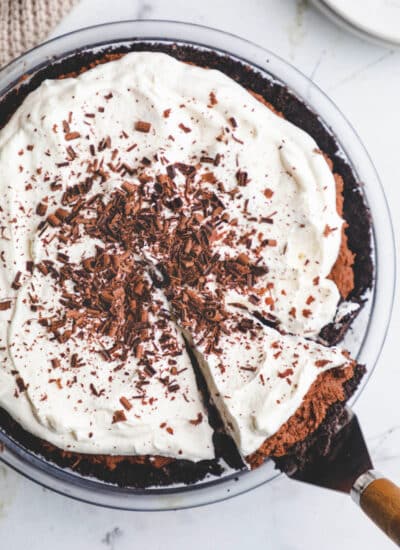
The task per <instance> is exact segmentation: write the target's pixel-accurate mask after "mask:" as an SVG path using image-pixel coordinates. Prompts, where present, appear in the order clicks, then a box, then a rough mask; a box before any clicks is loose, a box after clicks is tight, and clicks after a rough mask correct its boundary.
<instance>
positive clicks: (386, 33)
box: [313, 0, 400, 46]
mask: <svg viewBox="0 0 400 550" xmlns="http://www.w3.org/2000/svg"><path fill="white" fill-rule="evenodd" d="M313 3H314V4H315V5H316V6H317V7H318V8H319V9H320V10H321V11H322V12H323V13H324V14H325V15H327V16H328V17H330V18H331V19H333V20H334V21H335V22H336V23H338V24H339V25H341V26H342V27H345V28H346V29H347V30H350V31H352V32H353V33H355V34H357V35H358V36H361V37H363V38H368V39H370V40H372V41H374V42H379V43H382V42H383V43H385V45H388V44H389V45H395V46H400V0H313Z"/></svg>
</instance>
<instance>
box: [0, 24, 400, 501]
mask: <svg viewBox="0 0 400 550" xmlns="http://www.w3.org/2000/svg"><path fill="white" fill-rule="evenodd" d="M100 37H101V38H100ZM136 40H138V41H140V42H141V43H146V42H147V43H154V42H156V43H164V44H175V43H177V44H183V45H190V46H193V47H195V48H199V49H201V50H211V51H214V52H217V53H221V54H224V55H228V56H229V57H231V58H233V59H236V60H238V61H241V62H242V63H243V62H244V63H246V64H248V65H250V66H251V67H252V68H253V69H254V70H255V71H259V72H261V74H262V75H263V76H264V77H265V78H268V79H271V80H273V81H276V82H278V83H281V84H282V85H285V86H287V87H288V89H289V90H290V92H291V93H294V94H295V95H297V96H298V97H299V98H300V99H301V100H302V101H303V102H304V103H306V104H307V105H308V106H309V107H310V108H311V109H312V110H313V111H314V112H315V113H317V114H318V116H319V117H320V120H321V121H322V122H323V124H324V125H325V127H326V128H327V131H328V132H330V133H331V134H332V135H334V136H335V139H336V141H337V143H338V145H339V147H340V154H341V155H342V156H343V157H344V158H345V159H346V161H347V163H348V164H349V165H350V166H351V168H352V170H353V172H354V174H355V175H356V178H357V181H359V182H362V184H363V187H362V188H363V192H364V195H365V201H366V203H367V204H368V206H369V208H370V211H371V217H372V227H373V235H372V241H373V263H374V266H375V279H374V284H373V289H372V291H371V292H370V293H369V294H368V296H366V302H365V305H364V307H363V309H362V311H361V313H360V315H358V317H357V318H356V320H355V321H354V323H353V325H352V327H351V329H350V330H349V331H348V332H347V334H346V337H345V339H344V342H343V345H344V346H345V347H346V348H347V349H348V350H349V351H350V352H351V354H352V356H353V357H354V358H355V359H357V362H358V363H361V364H366V365H367V369H368V373H367V376H366V377H364V380H363V382H362V384H361V386H360V388H359V389H358V391H357V393H356V394H355V395H354V396H353V398H352V400H351V401H350V404H352V403H354V401H355V399H356V398H357V396H358V395H359V394H360V392H361V391H362V389H363V387H364V386H365V384H366V382H367V380H368V378H369V376H370V374H371V373H372V370H373V369H374V367H375V364H376V362H377V360H378V357H379V354H380V351H381V348H382V345H383V343H384V340H385V336H386V331H387V327H388V323H389V320H390V314H391V309H392V303H393V292H394V284H395V257H394V256H395V252H394V239H393V232H392V226H391V220H390V213H389V210H388V206H387V203H386V199H385V195H384V192H383V190H382V187H381V185H380V182H379V178H378V176H377V174H376V171H375V168H374V166H373V164H372V162H371V159H370V158H369V156H368V153H367V152H366V151H365V149H364V147H363V145H362V144H361V142H360V140H359V138H358V136H357V135H356V133H355V132H354V130H353V129H352V127H351V125H350V124H349V123H348V121H347V120H346V119H345V117H344V116H343V115H342V114H341V113H340V111H339V110H338V109H337V107H336V106H335V105H334V104H333V103H332V102H331V101H330V99H329V98H328V97H327V96H325V95H324V93H323V92H322V91H321V90H320V89H319V88H317V87H316V86H315V85H314V84H313V83H312V82H311V81H310V80H309V79H307V78H306V77H305V76H303V75H302V74H301V73H300V72H299V71H297V69H295V68H294V67H292V66H291V65H289V64H288V63H287V62H285V61H283V60H282V59H280V58H279V57H278V56H276V55H275V54H273V53H271V52H269V51H266V50H264V49H263V48H261V47H259V46H257V45H255V44H252V43H251V42H248V41H246V40H244V39H241V38H238V37H236V36H233V35H230V34H227V33H224V32H221V31H218V30H214V29H210V28H207V27H202V26H197V25H190V24H185V23H178V22H169V21H127V22H121V23H110V24H105V25H100V26H96V27H90V28H87V29H81V30H79V31H76V32H73V33H70V34H67V35H64V36H61V37H58V38H56V39H54V40H51V41H49V42H47V43H45V44H43V45H41V46H39V47H37V48H35V49H33V50H31V51H30V52H28V53H26V54H24V55H23V56H21V57H20V58H18V59H17V60H15V61H13V62H12V63H11V64H10V65H8V66H7V67H5V68H4V69H3V70H2V71H1V72H0V97H1V96H3V95H4V94H5V93H7V91H9V90H10V89H12V88H13V87H15V86H16V85H18V83H19V82H20V81H21V78H22V77H26V75H28V76H29V75H30V74H34V73H35V72H36V71H37V70H38V69H40V68H42V67H45V66H46V65H48V64H52V63H54V62H56V61H61V60H62V59H63V58H65V57H67V56H69V55H71V54H73V53H74V52H77V51H85V50H94V49H101V48H102V47H105V46H107V47H110V46H112V45H118V46H120V45H124V44H129V43H131V42H132V41H136ZM0 443H3V445H4V450H3V452H2V453H1V454H0V459H1V460H2V461H3V462H5V463H6V464H8V465H9V466H10V467H12V468H14V469H15V470H16V471H18V472H20V473H21V474H23V475H24V476H26V477H27V478H29V479H31V480H33V481H35V482H37V483H39V484H41V485H43V486H45V487H47V488H50V489H52V490H54V491H56V492H59V493H61V494H64V495H66V496H69V497H73V498H76V499H79V500H82V501H86V502H90V503H93V504H97V505H101V506H108V507H112V508H120V509H128V510H168V509H179V508H187V507H193V506H200V505H204V504H209V503H212V502H217V501H220V500H224V499H226V498H229V497H232V496H235V495H238V494H241V493H244V492H246V491H248V490H251V489H254V488H255V487H258V486H259V485H261V484H263V483H266V482H267V481H269V480H271V479H273V478H274V477H276V476H277V475H278V473H277V471H276V470H275V469H274V465H273V463H272V461H267V462H265V463H264V464H263V465H262V466H261V467H259V468H257V469H256V470H253V471H246V472H240V473H238V472H232V471H230V472H229V471H226V472H225V473H224V474H223V475H222V476H221V477H219V478H215V477H214V478H211V477H209V478H206V479H204V480H203V481H201V482H199V483H197V484H194V485H188V486H177V487H166V488H149V489H145V490H139V489H133V488H121V487H117V486H114V485H110V484H106V483H104V482H101V481H99V480H96V479H94V478H87V477H82V476H80V475H79V474H77V473H75V472H73V471H72V470H68V469H62V468H60V467H58V466H56V465H55V464H52V463H49V462H47V461H46V460H44V459H43V458H41V457H39V456H37V455H35V454H34V453H33V452H30V451H29V450H27V449H25V448H24V447H23V446H22V445H20V444H19V443H18V442H16V441H15V440H14V439H12V438H11V437H9V436H8V435H7V433H5V432H4V431H2V430H1V429H0Z"/></svg>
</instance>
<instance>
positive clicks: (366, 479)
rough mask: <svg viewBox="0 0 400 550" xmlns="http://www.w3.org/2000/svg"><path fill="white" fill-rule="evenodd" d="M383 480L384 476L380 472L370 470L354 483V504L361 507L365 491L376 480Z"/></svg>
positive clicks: (352, 495) (352, 490)
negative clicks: (361, 499)
mask: <svg viewBox="0 0 400 550" xmlns="http://www.w3.org/2000/svg"><path fill="white" fill-rule="evenodd" d="M381 478H383V475H382V474H381V473H380V472H378V470H368V472H365V473H364V474H361V475H360V477H359V478H357V479H356V481H355V482H354V485H353V487H352V488H351V492H350V495H351V498H352V499H353V500H354V502H355V503H356V504H358V505H360V498H361V495H362V494H363V492H364V491H365V489H366V488H367V487H368V485H370V484H371V483H372V482H373V481H375V480H376V479H381Z"/></svg>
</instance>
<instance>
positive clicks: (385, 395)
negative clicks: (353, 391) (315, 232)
mask: <svg viewBox="0 0 400 550" xmlns="http://www.w3.org/2000/svg"><path fill="white" fill-rule="evenodd" d="M135 18H160V19H176V20H184V21H192V22H196V23H202V24H206V25H210V26H214V27H219V28H221V29H225V30H228V31H231V32H233V33H236V34H239V35H242V36H244V37H247V38H250V39H251V40H253V41H255V42H258V43H259V44H261V45H263V46H265V47H267V48H270V49H271V50H273V51H275V52H277V53H279V54H280V55H281V56H282V57H284V58H285V59H287V60H289V61H290V62H292V63H293V64H295V65H296V66H297V67H298V68H299V69H300V70H301V71H303V72H304V73H305V74H307V75H309V76H311V77H312V79H313V80H314V81H315V82H317V83H318V84H319V85H320V86H321V87H322V88H323V89H324V90H325V91H326V92H327V93H328V94H329V95H330V96H331V97H332V98H333V100H334V101H335V102H336V103H337V105H338V106H339V108H340V109H341V110H342V111H343V112H344V113H345V114H346V115H347V116H348V118H349V119H350V120H351V122H352V123H353V125H354V126H355V128H356V130H357V131H358V132H359V134H360V136H361V138H362V140H363V141H364V143H365V145H366V146H367V148H368V149H369V151H370V153H371V156H372V158H373V160H374V162H375V164H376V167H377V169H378V171H379V173H380V176H381V178H382V181H383V184H384V187H385V190H386V193H387V196H388V199H389V203H390V205H391V207H392V212H393V217H394V225H395V232H396V236H397V237H398V236H400V217H399V215H398V211H399V208H400V183H399V170H398V164H397V162H398V157H399V153H398V150H397V147H398V146H399V131H398V128H399V127H400V108H399V90H400V51H391V50H389V49H385V48H383V47H378V46H375V45H370V44H367V43H365V42H362V41H360V40H359V39H357V38H354V37H352V36H350V35H348V34H346V33H345V32H342V31H341V30H339V29H338V28H336V27H335V26H334V25H333V24H331V23H330V22H328V21H326V20H325V19H324V18H323V17H321V16H320V15H319V14H318V13H317V12H315V10H314V9H313V8H312V7H310V6H309V5H308V4H307V2H305V1H298V2H295V1H293V0H284V1H283V0H246V1H244V0H230V1H229V2H227V1H223V0H202V1H201V2H195V1H194V0H186V1H185V0H169V1H168V2H166V1H162V0H147V1H146V0H145V1H138V0H112V1H109V0H82V1H81V3H80V4H79V5H78V6H77V7H76V8H75V9H74V11H73V12H72V13H71V14H70V16H68V17H67V18H66V19H65V20H64V21H63V22H62V24H61V25H60V26H59V27H58V29H57V31H56V34H60V33H63V32H67V31H69V30H72V29H75V28H79V27H82V26H87V25H90V24H95V23H100V22H105V21H110V20H117V19H135ZM399 329H400V310H399V303H398V299H397V301H396V305H395V311H394V315H393V319H392V323H391V328H390V331H389V335H388V338H387V341H386V345H385V348H384V351H383V353H382V356H381V359H380V361H379V364H378V368H377V370H376V372H375V374H374V375H373V377H372V379H371V381H370V383H369V384H368V386H367V389H366V390H365V392H364V393H363V395H362V396H361V398H360V399H359V401H358V403H357V405H356V411H357V413H358V415H359V417H360V420H361V422H362V424H363V427H364V432H365V435H366V436H367V439H368V442H369V444H370V448H371V451H372V455H373V458H374V460H375V463H376V466H377V467H378V468H379V469H381V470H382V471H384V472H386V473H387V474H388V475H389V476H392V478H393V479H394V480H395V481H396V480H397V482H400V470H399V467H400V406H399V398H398V395H399V386H400V366H399V365H398V364H397V359H398V355H399V354H398V338H396V335H398V334H399ZM0 541H1V542H0V548H2V549H3V548H4V549H5V550H11V549H12V550H19V549H21V550H22V549H25V548H26V547H28V548H29V549H30V550H39V549H40V550H43V549H47V548H57V550H70V549H71V548H73V549H74V550H92V549H95V550H97V549H98V550H100V549H102V548H104V549H108V550H128V549H130V550H131V549H133V548H145V549H147V548H154V549H159V548H160V549H161V548H163V549H169V548H171V549H183V548H188V547H189V546H190V547H191V548H192V550H196V549H197V548H198V549H200V548H201V549H203V548H210V549H214V548H218V549H221V548H232V549H236V548H242V547H248V548H256V547H257V548H273V549H278V550H295V549H296V550H297V549H303V548H307V550H320V549H324V550H334V549H337V548H344V549H346V550H347V549H351V548H354V549H356V548H363V549H371V550H372V549H373V550H375V549H379V550H385V549H386V548H387V549H389V548H393V545H392V544H391V543H390V542H389V541H388V540H386V539H385V538H384V536H383V535H381V533H380V532H379V531H378V530H377V529H376V528H375V527H374V526H373V525H372V524H370V523H369V522H368V520H367V519H366V518H364V517H363V515H362V513H361V512H360V511H359V510H358V509H357V508H356V507H355V506H354V505H353V503H352V502H351V501H350V499H348V498H346V497H345V496H342V495H340V494H336V493H333V492H330V491H324V490H321V489H317V488H313V487H307V486H304V485H301V484H297V483H295V482H292V481H289V480H288V479H286V478H284V477H280V478H279V479H277V480H275V481H273V482H272V483H269V484H268V485H266V486H264V487H261V488H259V489H257V490H255V491H253V492H251V493H248V494H246V495H244V496H241V497H237V498H235V499H233V500H230V501H227V502H224V503H221V504H216V505H212V506H206V507H203V508H199V509H194V510H187V511H181V512H163V513H153V514H149V513H129V512H119V511H111V510H104V509H100V508H96V507H94V506H88V505H84V504H81V503H78V502H74V501H72V500H68V499H66V498H63V497H61V496H58V495H56V494H53V493H51V492H49V491H47V490H44V489H42V488H40V487H38V486H36V485H34V484H33V483H31V482H29V481H27V480H25V479H23V478H22V477H20V476H19V475H17V474H15V473H14V472H12V471H11V470H9V469H8V468H6V467H4V466H2V465H0Z"/></svg>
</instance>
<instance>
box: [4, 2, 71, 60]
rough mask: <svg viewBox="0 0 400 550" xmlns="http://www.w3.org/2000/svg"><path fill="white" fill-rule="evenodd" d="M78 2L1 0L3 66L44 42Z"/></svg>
mask: <svg viewBox="0 0 400 550" xmlns="http://www.w3.org/2000/svg"><path fill="white" fill-rule="evenodd" d="M76 2H77V0H0V67H1V66H2V65H5V64H6V63H8V62H9V61H11V60H12V59H13V58H14V57H17V56H18V55H20V54H21V53H22V52H24V51H25V50H28V49H29V48H32V47H33V46H35V45H36V44H38V43H39V42H41V41H42V40H44V39H45V38H46V37H47V35H48V34H49V33H50V32H51V30H52V29H53V28H54V27H55V26H56V25H57V23H58V22H59V21H60V20H61V18H62V17H63V16H64V15H65V14H66V13H67V12H68V11H69V10H70V9H71V7H72V6H73V5H74V4H75V3H76Z"/></svg>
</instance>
